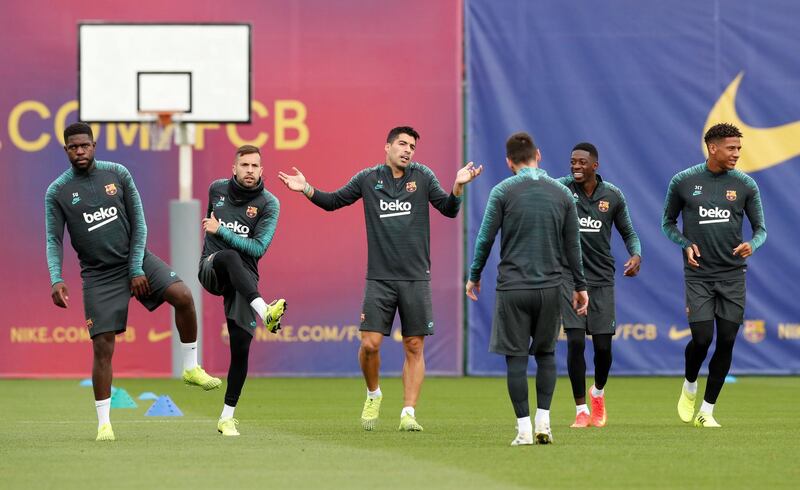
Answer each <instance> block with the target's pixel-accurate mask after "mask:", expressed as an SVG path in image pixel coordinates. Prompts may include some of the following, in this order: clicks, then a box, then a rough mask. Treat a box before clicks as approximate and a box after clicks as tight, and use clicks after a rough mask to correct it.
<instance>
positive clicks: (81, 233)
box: [45, 123, 221, 441]
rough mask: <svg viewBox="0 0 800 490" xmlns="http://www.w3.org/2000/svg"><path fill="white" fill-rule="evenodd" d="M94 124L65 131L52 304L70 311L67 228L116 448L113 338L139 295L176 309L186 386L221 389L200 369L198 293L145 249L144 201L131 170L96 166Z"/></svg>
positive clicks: (53, 234)
mask: <svg viewBox="0 0 800 490" xmlns="http://www.w3.org/2000/svg"><path fill="white" fill-rule="evenodd" d="M95 147H96V143H95V141H94V135H93V134H92V129H91V127H90V126H89V125H88V124H84V123H75V124H71V125H69V126H68V127H67V128H66V129H65V130H64V150H65V151H66V153H67V158H68V159H69V161H70V164H71V167H70V168H69V169H67V171H66V172H64V173H63V174H61V175H60V176H59V177H58V178H57V179H56V180H55V181H53V183H51V184H50V186H49V187H48V188H47V194H46V195H45V220H46V226H47V266H48V268H49V270H50V282H51V284H52V292H51V297H52V299H53V303H55V305H56V306H59V307H61V308H67V307H68V305H69V292H68V290H67V285H66V284H65V283H64V279H63V278H62V277H61V267H62V260H63V245H62V241H63V237H64V225H65V224H66V226H67V230H68V231H69V235H70V239H71V241H72V248H74V249H75V252H76V253H77V254H78V260H79V261H80V266H81V278H82V279H83V307H84V311H85V313H86V327H87V328H88V329H89V335H90V336H91V338H92V347H93V349H94V364H93V366H92V386H93V388H94V396H95V406H96V408H97V418H98V429H97V440H98V441H113V440H114V431H113V429H112V428H111V421H110V417H109V414H110V409H111V379H112V368H111V358H112V356H113V354H114V341H115V335H117V334H119V333H122V332H124V331H125V328H126V324H127V321H128V303H129V302H130V298H131V296H132V295H133V296H136V299H138V300H139V302H140V303H142V304H143V305H144V306H145V307H146V308H147V309H148V310H150V311H153V310H155V309H156V308H158V307H159V306H160V305H161V304H162V303H163V302H165V301H166V302H167V303H169V304H170V305H172V306H173V308H175V325H176V326H177V328H178V333H179V335H180V339H181V350H182V352H183V369H184V370H183V380H184V382H185V383H186V384H190V385H197V386H201V387H202V388H203V389H205V390H212V389H214V388H216V387H218V386H219V385H220V383H221V381H220V380H219V378H214V377H212V376H209V375H208V374H207V373H206V372H205V371H204V370H203V368H202V367H200V366H199V365H198V364H197V316H196V313H195V309H194V301H193V300H192V293H191V291H189V288H188V287H187V286H186V284H184V283H183V281H182V280H181V279H180V278H179V277H178V276H177V275H176V274H175V272H173V271H172V270H170V268H169V267H168V266H167V265H166V264H165V263H164V262H163V261H162V260H161V259H159V258H158V257H156V256H155V255H153V254H151V253H150V252H149V251H148V250H147V249H146V248H145V244H146V240H147V226H146V224H145V221H144V212H143V210H142V201H141V199H140V198H139V191H137V190H136V185H135V184H134V183H133V178H132V177H131V174H130V173H129V172H128V170H127V169H126V168H125V167H123V166H122V165H120V164H117V163H111V162H104V161H101V160H96V159H95V157H94V153H95Z"/></svg>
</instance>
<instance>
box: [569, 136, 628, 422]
mask: <svg viewBox="0 0 800 490" xmlns="http://www.w3.org/2000/svg"><path fill="white" fill-rule="evenodd" d="M598 165H599V161H598V154H597V148H595V146H594V145H593V144H591V143H578V144H577V145H575V147H574V148H573V149H572V155H571V157H570V174H571V175H569V176H567V177H562V178H560V179H558V180H559V182H561V183H562V184H564V185H565V186H567V188H568V189H569V190H570V192H571V193H572V196H573V197H574V199H575V205H576V207H577V209H578V223H579V224H580V228H579V231H580V237H581V253H582V259H583V268H584V272H585V274H586V283H587V284H588V287H589V291H588V292H589V297H591V298H592V302H591V304H589V311H588V314H587V315H586V316H578V315H576V314H575V311H574V310H573V309H572V291H573V290H574V287H573V285H572V279H571V274H567V273H566V271H565V274H564V282H563V283H561V319H562V321H563V324H564V331H565V332H566V334H567V371H568V372H569V380H570V382H571V383H572V396H573V397H574V398H575V406H576V412H577V413H576V415H575V423H573V424H572V425H571V427H589V425H593V426H595V427H605V425H606V421H607V414H606V402H605V400H606V399H605V392H604V388H605V385H606V381H607V380H608V372H609V371H610V370H611V337H612V336H613V335H614V331H615V327H616V319H615V312H614V271H615V269H614V256H613V255H612V254H611V227H612V226H616V227H617V231H618V232H619V234H620V235H621V236H622V238H623V240H625V247H626V248H627V249H628V254H630V258H629V259H628V261H627V262H626V263H625V273H624V274H625V276H628V277H633V276H635V275H636V274H638V273H639V268H640V266H641V255H642V249H641V245H640V243H639V236H638V235H637V234H636V231H634V229H633V224H632V223H631V218H630V216H629V215H628V206H627V204H626V203H625V196H623V195H622V191H620V190H619V189H618V188H617V187H615V186H614V185H612V184H611V183H609V182H606V181H604V180H603V179H602V178H601V177H600V175H598V174H597V173H596V172H597V167H598ZM564 265H567V264H566V263H565V264H564ZM587 333H589V334H591V336H592V344H593V345H594V385H592V387H591V389H590V391H589V397H590V399H591V402H592V411H591V415H590V413H589V407H588V406H587V405H586V360H585V359H584V356H583V351H584V347H585V344H586V334H587Z"/></svg>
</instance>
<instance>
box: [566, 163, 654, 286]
mask: <svg viewBox="0 0 800 490" xmlns="http://www.w3.org/2000/svg"><path fill="white" fill-rule="evenodd" d="M596 177H597V187H596V188H595V190H594V192H593V193H592V196H591V197H589V196H587V195H586V193H585V192H583V186H582V185H581V184H579V183H577V182H575V179H574V178H572V176H567V177H561V178H560V179H558V181H559V182H561V183H562V184H564V185H565V186H567V189H569V191H570V192H571V193H572V196H573V198H574V199H575V206H576V207H577V209H578V224H579V225H580V227H579V229H578V231H580V234H581V252H582V254H583V257H582V258H583V268H584V271H585V272H586V282H587V283H588V284H589V285H590V286H613V285H614V272H615V270H616V268H615V267H614V256H613V255H612V254H611V226H612V225H613V226H616V227H617V231H619V234H620V235H621V236H622V239H623V240H625V248H627V249H628V254H630V255H639V256H641V255H642V246H641V243H640V242H639V235H637V234H636V231H635V230H634V229H633V223H631V217H630V215H629V214H628V204H627V203H626V201H625V196H624V195H623V194H622V191H621V190H619V188H617V187H616V186H614V185H613V184H611V183H610V182H606V181H604V180H603V179H602V178H601V177H600V176H599V175H597V176H596ZM562 263H563V264H564V266H566V265H567V263H566V262H565V261H562Z"/></svg>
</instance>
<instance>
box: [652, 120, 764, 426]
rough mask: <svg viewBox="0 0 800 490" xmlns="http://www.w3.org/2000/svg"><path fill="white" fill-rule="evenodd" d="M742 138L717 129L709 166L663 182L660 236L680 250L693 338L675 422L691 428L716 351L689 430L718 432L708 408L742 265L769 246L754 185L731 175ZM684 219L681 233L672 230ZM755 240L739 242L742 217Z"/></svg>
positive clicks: (737, 313)
mask: <svg viewBox="0 0 800 490" xmlns="http://www.w3.org/2000/svg"><path fill="white" fill-rule="evenodd" d="M741 137H742V133H741V131H739V128H737V127H736V126H733V125H731V124H726V123H722V124H716V125H714V126H712V127H711V128H709V130H708V131H707V132H706V134H705V137H704V140H705V143H706V148H707V149H708V159H707V160H706V161H705V162H703V163H701V164H699V165H695V166H693V167H690V168H688V169H686V170H684V171H682V172H679V173H678V174H676V175H675V176H674V177H672V180H671V181H670V183H669V189H668V190H667V197H666V200H665V202H664V218H663V220H662V225H661V226H662V230H663V231H664V234H665V235H667V237H669V239H670V240H672V241H673V242H675V243H677V244H678V245H680V246H681V248H682V249H683V251H684V257H683V264H684V266H683V271H684V276H685V280H686V313H687V315H688V317H689V327H690V329H691V332H692V339H691V340H690V341H689V343H688V344H687V345H686V351H685V358H686V366H685V374H686V379H685V381H684V382H683V388H682V389H681V396H680V398H679V399H678V415H679V416H680V418H681V420H683V421H684V422H691V421H692V416H693V415H694V410H695V400H696V398H697V375H698V373H699V372H700V366H701V365H702V364H703V361H704V360H705V358H706V354H707V353H708V348H709V346H710V345H711V340H712V339H713V338H714V323H715V321H716V326H717V344H716V348H715V349H714V355H712V356H711V361H710V362H709V364H708V380H707V382H706V390H705V395H704V396H703V403H702V404H701V405H700V410H699V411H698V412H697V415H696V416H695V417H694V425H695V427H720V424H718V423H717V421H716V420H715V419H714V415H713V412H714V405H715V404H716V402H717V397H718V396H719V393H720V391H721V390H722V385H723V384H724V383H725V376H727V375H728V370H729V369H730V367H731V359H732V358H733V344H734V342H735V340H736V335H737V333H738V332H739V325H741V324H742V320H743V319H744V303H745V271H746V270H747V264H746V259H747V257H749V256H751V255H752V254H753V252H755V251H756V249H758V247H760V246H761V245H762V244H763V243H764V241H765V240H766V239H767V228H766V225H765V223H764V211H763V209H762V208H761V196H760V194H759V192H758V185H756V182H755V181H754V180H753V179H752V178H751V177H750V176H748V175H746V174H745V173H743V172H741V171H739V170H736V168H735V167H736V162H737V161H738V160H739V152H740V150H741V148H742V143H741ZM679 214H680V215H682V219H683V233H681V231H680V230H679V229H678V226H677V221H678V215H679ZM745 214H746V215H747V219H748V220H749V221H750V226H751V227H752V231H753V237H752V239H751V240H750V241H749V242H745V241H743V239H742V222H743V215H745Z"/></svg>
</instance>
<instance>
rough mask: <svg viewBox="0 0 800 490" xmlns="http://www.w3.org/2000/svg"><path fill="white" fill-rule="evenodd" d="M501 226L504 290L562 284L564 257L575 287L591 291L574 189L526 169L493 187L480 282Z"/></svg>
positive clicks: (475, 272) (482, 238) (500, 284)
mask: <svg viewBox="0 0 800 490" xmlns="http://www.w3.org/2000/svg"><path fill="white" fill-rule="evenodd" d="M498 229H500V230H501V238H500V263H499V264H498V266H497V269H498V275H497V289H498V290H511V289H543V288H550V287H556V286H560V285H561V282H562V277H561V274H562V270H563V267H562V265H561V264H562V261H561V257H562V255H565V256H566V262H567V264H569V270H570V271H571V272H572V277H573V280H574V282H575V290H576V291H585V290H586V279H585V278H584V275H583V264H582V263H581V245H580V239H579V238H578V214H577V211H576V209H575V202H574V201H573V199H572V193H570V192H569V190H568V189H567V188H566V187H564V186H563V185H561V184H560V183H558V181H556V180H554V179H552V178H551V177H549V176H548V175H547V172H545V171H544V170H543V169H540V168H531V167H523V168H522V169H521V170H520V171H519V172H517V175H514V176H513V177H509V178H507V179H505V180H503V181H502V182H500V183H499V184H497V185H496V186H494V188H493V189H492V192H491V193H490V194H489V202H488V203H487V205H486V212H485V213H484V215H483V221H482V222H481V228H480V232H479V233H478V239H477V240H476V241H475V254H474V256H473V259H472V267H471V268H470V275H469V278H470V280H472V281H479V280H480V278H481V272H483V268H484V266H485V265H486V259H487V257H488V256H489V252H490V251H491V249H492V244H493V243H494V239H495V236H496V235H497V230H498Z"/></svg>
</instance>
